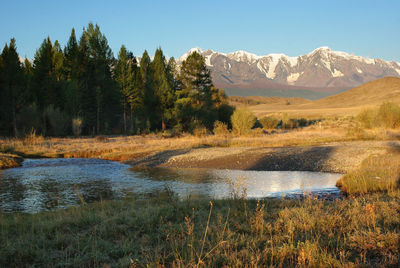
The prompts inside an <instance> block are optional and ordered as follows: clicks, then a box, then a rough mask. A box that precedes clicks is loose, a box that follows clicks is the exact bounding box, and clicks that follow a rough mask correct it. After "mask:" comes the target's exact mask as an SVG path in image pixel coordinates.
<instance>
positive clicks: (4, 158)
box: [0, 153, 22, 169]
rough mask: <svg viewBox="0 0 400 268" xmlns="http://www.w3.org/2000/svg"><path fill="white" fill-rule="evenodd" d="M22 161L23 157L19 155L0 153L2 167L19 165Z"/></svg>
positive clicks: (0, 165) (0, 167) (0, 166)
mask: <svg viewBox="0 0 400 268" xmlns="http://www.w3.org/2000/svg"><path fill="white" fill-rule="evenodd" d="M21 162H22V158H21V157H19V156H17V155H13V154H3V153H0V169H5V168H13V167H18V166H20V165H21Z"/></svg>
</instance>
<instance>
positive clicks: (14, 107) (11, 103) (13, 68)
mask: <svg viewBox="0 0 400 268" xmlns="http://www.w3.org/2000/svg"><path fill="white" fill-rule="evenodd" d="M1 61H2V68H1V73H2V79H1V80H2V92H1V102H2V103H1V107H2V111H3V112H2V115H3V116H4V118H3V120H4V121H5V122H6V124H7V123H8V125H10V126H12V130H13V133H14V136H18V126H17V113H18V111H19V110H20V109H21V108H22V106H23V105H24V103H25V102H26V96H25V93H26V87H25V84H24V71H23V68H22V64H21V62H20V59H19V56H18V53H17V47H16V43H15V39H14V38H13V39H11V41H10V45H9V46H8V45H7V44H6V46H5V47H4V49H3V52H2V54H1Z"/></svg>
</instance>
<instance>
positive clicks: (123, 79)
mask: <svg viewBox="0 0 400 268" xmlns="http://www.w3.org/2000/svg"><path fill="white" fill-rule="evenodd" d="M136 72H137V62H136V58H135V57H134V56H133V54H132V53H131V52H129V51H127V50H126V48H125V46H124V45H122V46H121V49H120V51H119V54H118V61H117V64H116V66H115V80H116V81H117V83H118V86H119V89H120V91H121V95H122V108H123V114H122V118H123V123H124V132H125V133H127V112H128V109H129V110H130V111H131V113H130V115H131V116H130V121H131V124H130V125H131V130H132V128H133V127H132V124H133V107H134V105H131V103H132V104H133V102H134V99H135V96H136V94H135V89H136V87H135V80H136Z"/></svg>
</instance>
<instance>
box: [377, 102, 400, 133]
mask: <svg viewBox="0 0 400 268" xmlns="http://www.w3.org/2000/svg"><path fill="white" fill-rule="evenodd" d="M378 120H379V122H380V125H381V126H383V127H385V128H399V127H400V107H399V106H398V105H397V104H394V103H390V102H385V103H383V104H382V105H381V106H380V107H379V110H378Z"/></svg>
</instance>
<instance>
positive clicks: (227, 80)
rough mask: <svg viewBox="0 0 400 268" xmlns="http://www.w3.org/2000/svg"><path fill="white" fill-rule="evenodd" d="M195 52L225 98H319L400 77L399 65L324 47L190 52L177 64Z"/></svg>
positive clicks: (196, 49) (199, 50) (179, 59)
mask: <svg viewBox="0 0 400 268" xmlns="http://www.w3.org/2000/svg"><path fill="white" fill-rule="evenodd" d="M194 51H196V52H198V53H200V54H201V55H203V57H204V58H205V62H206V65H207V67H208V68H209V69H210V70H211V76H212V79H213V82H214V84H215V85H216V86H217V87H220V88H223V89H225V91H227V93H228V94H229V95H240V96H249V95H260V96H284V97H305V98H310V99H318V98H321V97H325V96H329V95H332V94H336V93H338V92H341V91H345V90H348V89H350V88H354V87H356V86H359V85H361V84H364V83H367V82H369V81H372V80H375V79H379V78H382V77H386V76H395V77H400V63H398V62H393V61H392V62H389V61H385V60H382V59H370V58H365V57H361V56H355V55H351V54H349V53H346V52H341V51H333V50H331V49H330V48H329V47H320V48H317V49H315V50H313V51H311V52H310V53H308V54H305V55H300V56H297V57H289V56H287V55H285V54H268V55H265V56H258V55H255V54H253V53H249V52H246V51H236V52H232V53H221V52H215V51H212V50H202V49H201V48H192V49H190V50H189V51H188V52H187V53H185V54H184V55H182V56H181V57H179V58H178V60H177V63H178V65H179V64H180V63H181V62H182V61H183V60H185V59H186V58H187V57H188V55H190V54H191V53H193V52H194Z"/></svg>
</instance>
